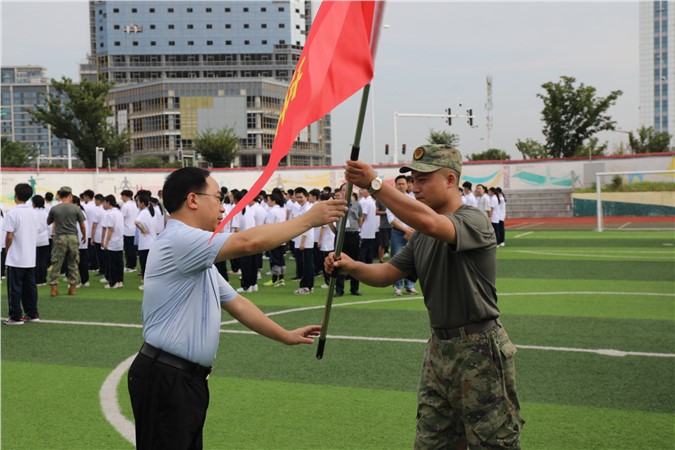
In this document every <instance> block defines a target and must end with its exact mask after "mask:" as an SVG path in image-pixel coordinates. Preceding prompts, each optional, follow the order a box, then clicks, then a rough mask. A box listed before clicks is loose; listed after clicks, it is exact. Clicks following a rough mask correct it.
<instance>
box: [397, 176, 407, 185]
mask: <svg viewBox="0 0 675 450" xmlns="http://www.w3.org/2000/svg"><path fill="white" fill-rule="evenodd" d="M401 178H403V179H404V180H405V182H406V183H407V182H408V177H406V176H405V175H399V176H397V177H396V179H395V180H394V183H395V182H397V181H398V180H400V179H401Z"/></svg>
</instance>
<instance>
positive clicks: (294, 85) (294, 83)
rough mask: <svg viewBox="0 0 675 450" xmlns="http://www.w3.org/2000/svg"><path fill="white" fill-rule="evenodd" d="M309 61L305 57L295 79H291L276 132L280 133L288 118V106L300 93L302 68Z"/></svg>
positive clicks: (299, 64) (294, 75)
mask: <svg viewBox="0 0 675 450" xmlns="http://www.w3.org/2000/svg"><path fill="white" fill-rule="evenodd" d="M306 59H307V57H306V56H303V57H302V59H301V60H300V62H299V63H298V67H297V69H296V70H295V73H294V74H293V78H291V84H290V85H289V86H288V91H286V98H285V99H284V106H283V107H282V108H281V114H279V122H277V130H276V132H275V134H276V133H278V132H279V127H280V126H281V125H282V124H283V123H284V119H285V118H286V110H288V105H289V104H290V103H291V102H292V101H293V99H294V98H295V95H296V94H297V93H298V84H299V83H300V80H301V79H302V75H303V73H302V66H303V65H304V64H305V60H306Z"/></svg>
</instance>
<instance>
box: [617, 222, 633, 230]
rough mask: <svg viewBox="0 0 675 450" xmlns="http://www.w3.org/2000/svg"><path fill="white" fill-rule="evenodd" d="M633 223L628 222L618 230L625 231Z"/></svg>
mask: <svg viewBox="0 0 675 450" xmlns="http://www.w3.org/2000/svg"><path fill="white" fill-rule="evenodd" d="M631 223H633V222H626V223H624V224H623V225H621V226H620V227H619V228H618V229H619V230H623V229H624V228H626V227H627V226H628V225H630V224H631Z"/></svg>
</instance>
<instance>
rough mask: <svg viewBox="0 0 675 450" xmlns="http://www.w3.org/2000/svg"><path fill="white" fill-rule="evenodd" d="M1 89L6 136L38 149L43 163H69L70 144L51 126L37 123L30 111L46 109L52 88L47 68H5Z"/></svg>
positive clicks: (0, 124) (0, 119) (1, 123)
mask: <svg viewBox="0 0 675 450" xmlns="http://www.w3.org/2000/svg"><path fill="white" fill-rule="evenodd" d="M1 70H2V76H1V78H2V85H1V88H0V99H1V100H0V127H1V131H2V136H5V137H7V138H8V139H9V140H10V141H13V142H23V143H25V144H28V145H30V146H32V147H34V148H36V149H37V150H38V154H39V156H40V158H41V160H42V161H44V162H46V161H49V162H52V161H53V160H55V159H57V160H58V159H61V160H65V159H66V158H67V155H68V142H67V141H66V140H65V139H59V138H57V137H56V136H54V135H53V134H52V133H51V130H50V127H43V126H42V125H40V124H38V123H35V122H34V121H33V116H32V115H31V114H30V112H31V111H32V110H33V109H34V108H35V106H36V105H41V106H44V105H45V104H46V102H45V98H46V96H48V95H50V94H52V87H51V83H50V81H49V78H48V77H47V74H46V69H45V68H44V67H40V66H7V67H2V69H1Z"/></svg>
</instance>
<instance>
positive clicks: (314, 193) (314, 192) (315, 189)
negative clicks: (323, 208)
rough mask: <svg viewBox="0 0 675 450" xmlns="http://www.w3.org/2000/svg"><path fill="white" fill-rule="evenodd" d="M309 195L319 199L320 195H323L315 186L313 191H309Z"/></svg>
mask: <svg viewBox="0 0 675 450" xmlns="http://www.w3.org/2000/svg"><path fill="white" fill-rule="evenodd" d="M309 195H311V196H312V197H314V198H316V199H317V200H318V199H319V197H320V196H321V191H320V190H318V189H317V188H314V189H312V190H311V191H309Z"/></svg>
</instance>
